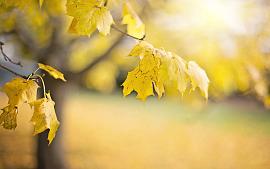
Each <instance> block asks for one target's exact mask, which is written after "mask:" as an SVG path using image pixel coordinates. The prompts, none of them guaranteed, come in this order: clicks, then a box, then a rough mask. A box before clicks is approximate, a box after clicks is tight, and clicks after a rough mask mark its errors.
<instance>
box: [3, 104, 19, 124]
mask: <svg viewBox="0 0 270 169" xmlns="http://www.w3.org/2000/svg"><path fill="white" fill-rule="evenodd" d="M2 111H3V113H2V114H1V115H0V125H2V126H3V127H4V128H5V129H15V128H16V127H17V114H18V109H17V107H15V106H11V105H8V106H6V107H4V108H3V109H2Z"/></svg>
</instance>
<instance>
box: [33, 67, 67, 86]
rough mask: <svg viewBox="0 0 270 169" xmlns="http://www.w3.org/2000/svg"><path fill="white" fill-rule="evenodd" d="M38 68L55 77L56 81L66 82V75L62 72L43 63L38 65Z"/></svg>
mask: <svg viewBox="0 0 270 169" xmlns="http://www.w3.org/2000/svg"><path fill="white" fill-rule="evenodd" d="M38 67H39V68H40V69H42V70H45V71H46V72H48V73H49V74H50V75H51V76H52V77H54V78H55V79H61V80H63V81H64V82H66V79H65V77H64V74H63V73H61V72H60V71H58V70H56V69H55V68H53V67H51V66H49V65H44V64H42V63H39V64H38Z"/></svg>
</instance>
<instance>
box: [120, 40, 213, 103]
mask: <svg viewBox="0 0 270 169" xmlns="http://www.w3.org/2000/svg"><path fill="white" fill-rule="evenodd" d="M129 56H137V57H140V62H139V65H138V66H137V67H136V68H135V69H134V70H132V71H130V72H129V73H128V75H127V78H126V80H125V81H124V83H123V84H122V86H123V94H124V96H127V95H129V94H130V93H131V92H132V91H133V90H134V91H136V92H137V98H139V99H142V100H145V99H146V98H147V97H148V96H150V95H154V90H155V91H156V93H157V94H158V97H159V98H160V97H162V95H163V94H164V93H165V88H166V86H169V85H168V83H169V81H171V82H175V83H176V84H177V85H176V89H177V90H178V91H179V92H180V93H181V94H182V95H183V93H184V92H185V91H186V89H187V87H188V84H189V82H190V81H191V83H192V89H193V90H194V89H195V88H196V87H197V86H198V87H199V88H200V89H201V91H202V92H203V94H204V96H205V97H206V98H207V97H208V83H209V80H208V77H207V75H206V73H205V71H204V70H203V69H201V68H200V67H199V66H198V65H197V64H196V63H195V62H193V61H190V62H189V64H188V65H187V62H186V61H185V60H184V59H182V58H181V57H179V56H177V55H176V54H174V53H171V52H167V51H165V50H163V49H158V48H155V47H153V45H151V44H150V43H148V42H145V41H142V42H140V43H138V44H137V45H135V46H134V48H133V49H132V50H131V52H130V53H129ZM170 87H172V86H170ZM153 88H154V90H153Z"/></svg>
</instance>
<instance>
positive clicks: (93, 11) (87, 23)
mask: <svg viewBox="0 0 270 169" xmlns="http://www.w3.org/2000/svg"><path fill="white" fill-rule="evenodd" d="M66 7H67V14H68V15H69V16H72V17H74V18H73V20H72V23H71V25H70V27H69V32H71V33H75V34H78V35H88V36H90V35H91V34H92V33H93V32H94V31H95V30H96V29H98V31H99V32H100V33H101V34H103V35H107V34H109V33H110V28H111V25H112V24H113V23H114V21H113V18H112V15H111V13H110V11H109V10H108V9H107V7H104V6H102V3H101V2H99V1H81V2H77V1H75V0H68V1H67V4H66Z"/></svg>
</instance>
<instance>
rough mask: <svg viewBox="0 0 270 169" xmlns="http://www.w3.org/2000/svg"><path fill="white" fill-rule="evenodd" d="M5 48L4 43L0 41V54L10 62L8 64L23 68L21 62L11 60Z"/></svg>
mask: <svg viewBox="0 0 270 169" xmlns="http://www.w3.org/2000/svg"><path fill="white" fill-rule="evenodd" d="M3 46H4V42H2V41H0V52H1V54H2V55H3V56H4V59H5V61H8V62H10V63H12V64H14V65H18V66H21V67H22V64H21V62H15V61H13V60H12V59H10V58H9V57H8V56H7V54H6V53H5V52H4V49H3Z"/></svg>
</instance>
